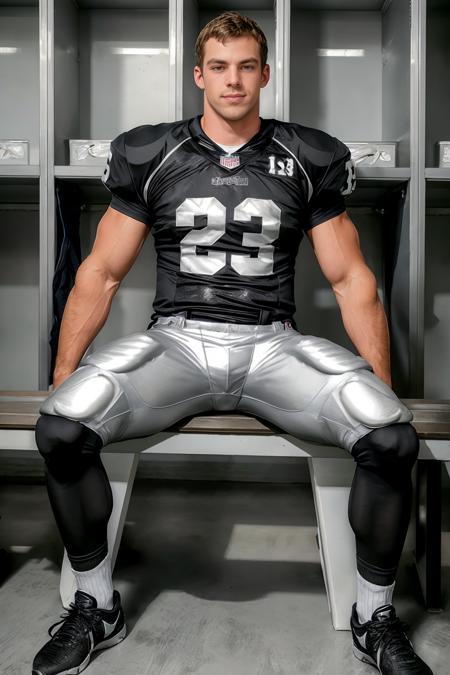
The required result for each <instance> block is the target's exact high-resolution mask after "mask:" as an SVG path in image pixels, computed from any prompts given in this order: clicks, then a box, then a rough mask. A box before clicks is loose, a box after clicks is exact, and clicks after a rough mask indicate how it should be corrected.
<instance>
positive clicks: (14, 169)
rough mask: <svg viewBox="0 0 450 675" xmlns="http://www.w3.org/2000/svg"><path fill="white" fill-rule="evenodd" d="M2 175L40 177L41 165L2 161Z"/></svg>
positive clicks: (0, 168)
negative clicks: (15, 163)
mask: <svg viewBox="0 0 450 675" xmlns="http://www.w3.org/2000/svg"><path fill="white" fill-rule="evenodd" d="M0 176H4V177H10V176H23V177H24V178H39V166H38V165H37V164H26V165H23V166H22V165H19V164H17V165H14V164H4V165H2V164H1V163H0Z"/></svg>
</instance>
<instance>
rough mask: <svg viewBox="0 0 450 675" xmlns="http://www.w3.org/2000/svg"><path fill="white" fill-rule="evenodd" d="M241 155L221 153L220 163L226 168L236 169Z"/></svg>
mask: <svg viewBox="0 0 450 675" xmlns="http://www.w3.org/2000/svg"><path fill="white" fill-rule="evenodd" d="M240 163H241V162H240V159H239V155H221V156H220V165H221V166H224V167H225V168H226V169H235V168H236V167H237V166H239V164H240Z"/></svg>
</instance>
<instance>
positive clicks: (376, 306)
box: [308, 212, 392, 387]
mask: <svg viewBox="0 0 450 675" xmlns="http://www.w3.org/2000/svg"><path fill="white" fill-rule="evenodd" d="M308 237H309V239H310V241H311V243H312V246H313V249H314V253H315V254H316V257H317V260H318V262H319V265H320V268H321V270H322V272H323V273H324V275H325V277H326V278H327V279H328V281H329V282H330V284H331V286H332V288H333V291H334V294H335V296H336V300H337V303H338V305H339V308H340V310H341V315H342V321H343V323H344V326H345V329H346V331H347V333H348V335H349V337H350V339H351V340H352V342H353V344H354V345H355V347H356V349H357V350H358V352H359V354H360V355H361V356H362V357H363V358H364V359H366V361H368V362H369V363H370V365H371V366H372V368H373V371H374V373H375V375H377V376H378V377H379V378H380V379H381V380H383V382H385V383H386V384H387V385H388V386H389V387H391V386H392V385H391V372H390V371H391V369H390V357H389V329H388V323H387V319H386V314H385V312H384V308H383V305H382V303H381V301H380V299H379V297H378V292H377V282H376V279H375V276H374V274H373V272H372V270H371V269H370V268H369V267H368V266H367V264H366V262H365V260H364V257H363V254H362V252H361V248H360V245H359V236H358V232H357V230H356V228H355V226H354V224H353V223H352V221H351V220H350V218H349V216H348V214H347V213H346V212H344V213H342V214H340V215H339V216H336V217H335V218H331V219H330V220H327V221H326V222H324V223H320V225H316V226H315V227H313V228H312V229H311V230H309V231H308Z"/></svg>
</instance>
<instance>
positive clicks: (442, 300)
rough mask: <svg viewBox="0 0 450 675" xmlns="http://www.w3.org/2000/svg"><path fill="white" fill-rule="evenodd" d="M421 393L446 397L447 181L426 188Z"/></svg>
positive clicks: (449, 381)
mask: <svg viewBox="0 0 450 675" xmlns="http://www.w3.org/2000/svg"><path fill="white" fill-rule="evenodd" d="M424 371H425V372H424V380H425V381H424V396H425V398H444V399H448V398H450V183H449V182H448V181H436V182H435V181H430V182H428V184H427V191H426V219H425V312H424Z"/></svg>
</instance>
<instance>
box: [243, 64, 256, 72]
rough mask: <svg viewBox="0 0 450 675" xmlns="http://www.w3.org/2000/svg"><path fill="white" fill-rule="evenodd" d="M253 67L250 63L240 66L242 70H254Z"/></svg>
mask: <svg viewBox="0 0 450 675" xmlns="http://www.w3.org/2000/svg"><path fill="white" fill-rule="evenodd" d="M254 68H255V66H253V65H252V64H251V63H248V64H247V65H245V66H242V69H243V70H254Z"/></svg>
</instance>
